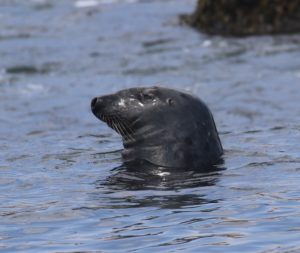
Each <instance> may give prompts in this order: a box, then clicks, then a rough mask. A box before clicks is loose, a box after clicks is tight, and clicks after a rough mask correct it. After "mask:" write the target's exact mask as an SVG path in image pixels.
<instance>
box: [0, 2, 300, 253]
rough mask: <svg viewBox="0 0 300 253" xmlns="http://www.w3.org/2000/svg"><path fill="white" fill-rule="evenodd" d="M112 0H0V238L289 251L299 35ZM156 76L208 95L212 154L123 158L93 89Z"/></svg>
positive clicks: (293, 228)
mask: <svg viewBox="0 0 300 253" xmlns="http://www.w3.org/2000/svg"><path fill="white" fill-rule="evenodd" d="M108 2H109V1H100V0H96V1H88V0H86V1H81V0H80V1H72V0H65V1H48V0H45V1H35V0H32V1H21V0H14V1H1V3H0V6H1V8H0V9H1V11H0V21H1V31H0V59H1V61H0V192H1V194H0V200H1V201H0V223H1V226H0V251H1V252H35V251H36V252H95V251H101V252H114V253H115V252H124V249H126V251H128V252H230V253H231V252H276V253H278V252H299V251H300V244H299V237H300V229H299V228H300V223H299V215H300V212H299V210H300V209H299V206H300V198H299V196H300V188H299V180H300V174H299V170H300V157H299V149H300V146H299V145H300V144H299V139H300V125H299V117H300V110H299V85H298V84H299V78H300V72H299V69H300V44H299V41H300V36H299V35H293V36H277V37H271V36H261V37H252V38H247V39H233V38H222V37H209V36H207V35H202V34H199V33H197V32H195V31H193V30H192V29H189V28H188V27H181V26H179V25H178V19H177V17H178V15H179V14H182V13H191V12H192V10H193V9H194V4H195V1H194V0H188V1H179V0H169V1H160V0H153V1H151V0H150V1H143V0H141V1H113V2H114V3H113V4H111V3H108ZM110 2H111V1H110ZM154 84H156V85H157V84H159V85H164V86H169V87H170V88H178V89H183V90H188V91H190V92H191V93H194V94H196V95H198V96H199V97H201V98H202V99H203V100H204V101H205V102H206V103H207V104H208V105H209V107H210V108H211V111H212V112H213V114H214V118H215V121H216V124H217V126H218V129H219V130H220V138H221V139H222V143H223V146H224V149H225V155H224V164H223V165H221V166H219V170H214V171H209V172H207V173H196V172H193V171H178V170H177V171H168V170H166V169H163V168H155V167H151V166H150V165H146V164H142V165H139V166H133V167H132V166H130V165H124V164H122V160H121V150H122V142H121V139H120V137H119V136H117V135H116V134H115V133H114V132H113V131H112V130H111V129H109V128H108V127H107V126H106V125H105V124H102V123H101V122H99V121H98V120H97V119H96V118H94V116H93V115H92V113H91V112H90V100H91V98H92V97H95V96H97V95H101V94H106V93H111V92H115V91H117V90H119V89H123V88H128V87H133V86H139V85H140V86H145V85H154ZM225 168H226V169H225Z"/></svg>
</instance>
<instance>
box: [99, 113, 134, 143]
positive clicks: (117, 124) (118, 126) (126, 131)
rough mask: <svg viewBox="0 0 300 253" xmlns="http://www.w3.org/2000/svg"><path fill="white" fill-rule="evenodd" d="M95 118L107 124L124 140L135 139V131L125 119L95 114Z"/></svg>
mask: <svg viewBox="0 0 300 253" xmlns="http://www.w3.org/2000/svg"><path fill="white" fill-rule="evenodd" d="M95 116H96V117H97V118H98V119H100V120H102V121H103V122H105V123H106V124H107V125H108V126H109V127H110V128H112V129H113V130H115V131H116V132H117V133H118V134H120V135H121V136H122V137H123V138H124V139H133V130H132V128H131V127H130V124H129V123H128V122H127V121H126V120H125V119H123V118H121V117H120V116H118V115H104V114H95Z"/></svg>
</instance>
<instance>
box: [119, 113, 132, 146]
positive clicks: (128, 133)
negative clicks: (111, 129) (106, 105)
mask: <svg viewBox="0 0 300 253" xmlns="http://www.w3.org/2000/svg"><path fill="white" fill-rule="evenodd" d="M117 119H118V122H119V125H120V126H121V128H122V129H123V131H124V133H125V135H126V137H127V138H128V139H129V140H134V138H133V131H132V130H131V129H130V127H128V125H127V124H126V123H125V121H124V120H122V119H121V118H119V117H117Z"/></svg>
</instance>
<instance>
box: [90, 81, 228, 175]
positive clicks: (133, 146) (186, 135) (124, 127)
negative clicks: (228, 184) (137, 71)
mask: <svg viewBox="0 0 300 253" xmlns="http://www.w3.org/2000/svg"><path fill="white" fill-rule="evenodd" d="M91 108H92V112H93V113H94V114H95V116H96V117H97V118H99V119H100V120H102V121H104V122H106V123H107V124H108V125H109V126H110V127H111V128H113V129H114V130H115V131H117V132H118V133H119V134H120V135H121V136H122V137H123V145H124V151H123V152H122V156H123V159H124V161H125V162H130V161H135V160H146V161H148V162H150V163H152V164H155V165H158V166H163V167H172V168H186V169H199V170H204V169H205V167H207V166H210V165H214V164H217V163H218V162H219V161H220V159H221V156H222V154H223V148H222V144H221V141H220V139H219V136H218V132H217V129H216V126H215V123H214V120H213V117H212V114H211V112H210V111H209V109H208V107H207V106H206V105H205V104H204V103H203V102H202V101H201V100H200V99H199V98H197V97H195V96H193V95H190V94H187V93H183V92H180V91H176V90H172V89H167V88H162V87H146V88H131V89H126V90H121V91H119V92H117V93H115V94H111V95H106V96H101V97H97V98H94V99H93V100H92V103H91Z"/></svg>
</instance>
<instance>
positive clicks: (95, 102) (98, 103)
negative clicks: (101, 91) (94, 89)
mask: <svg viewBox="0 0 300 253" xmlns="http://www.w3.org/2000/svg"><path fill="white" fill-rule="evenodd" d="M102 102H103V101H102V99H101V98H100V97H95V98H93V99H92V101H91V109H92V112H93V113H94V114H95V113H97V112H99V110H100V109H101V107H103V103H102Z"/></svg>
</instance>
